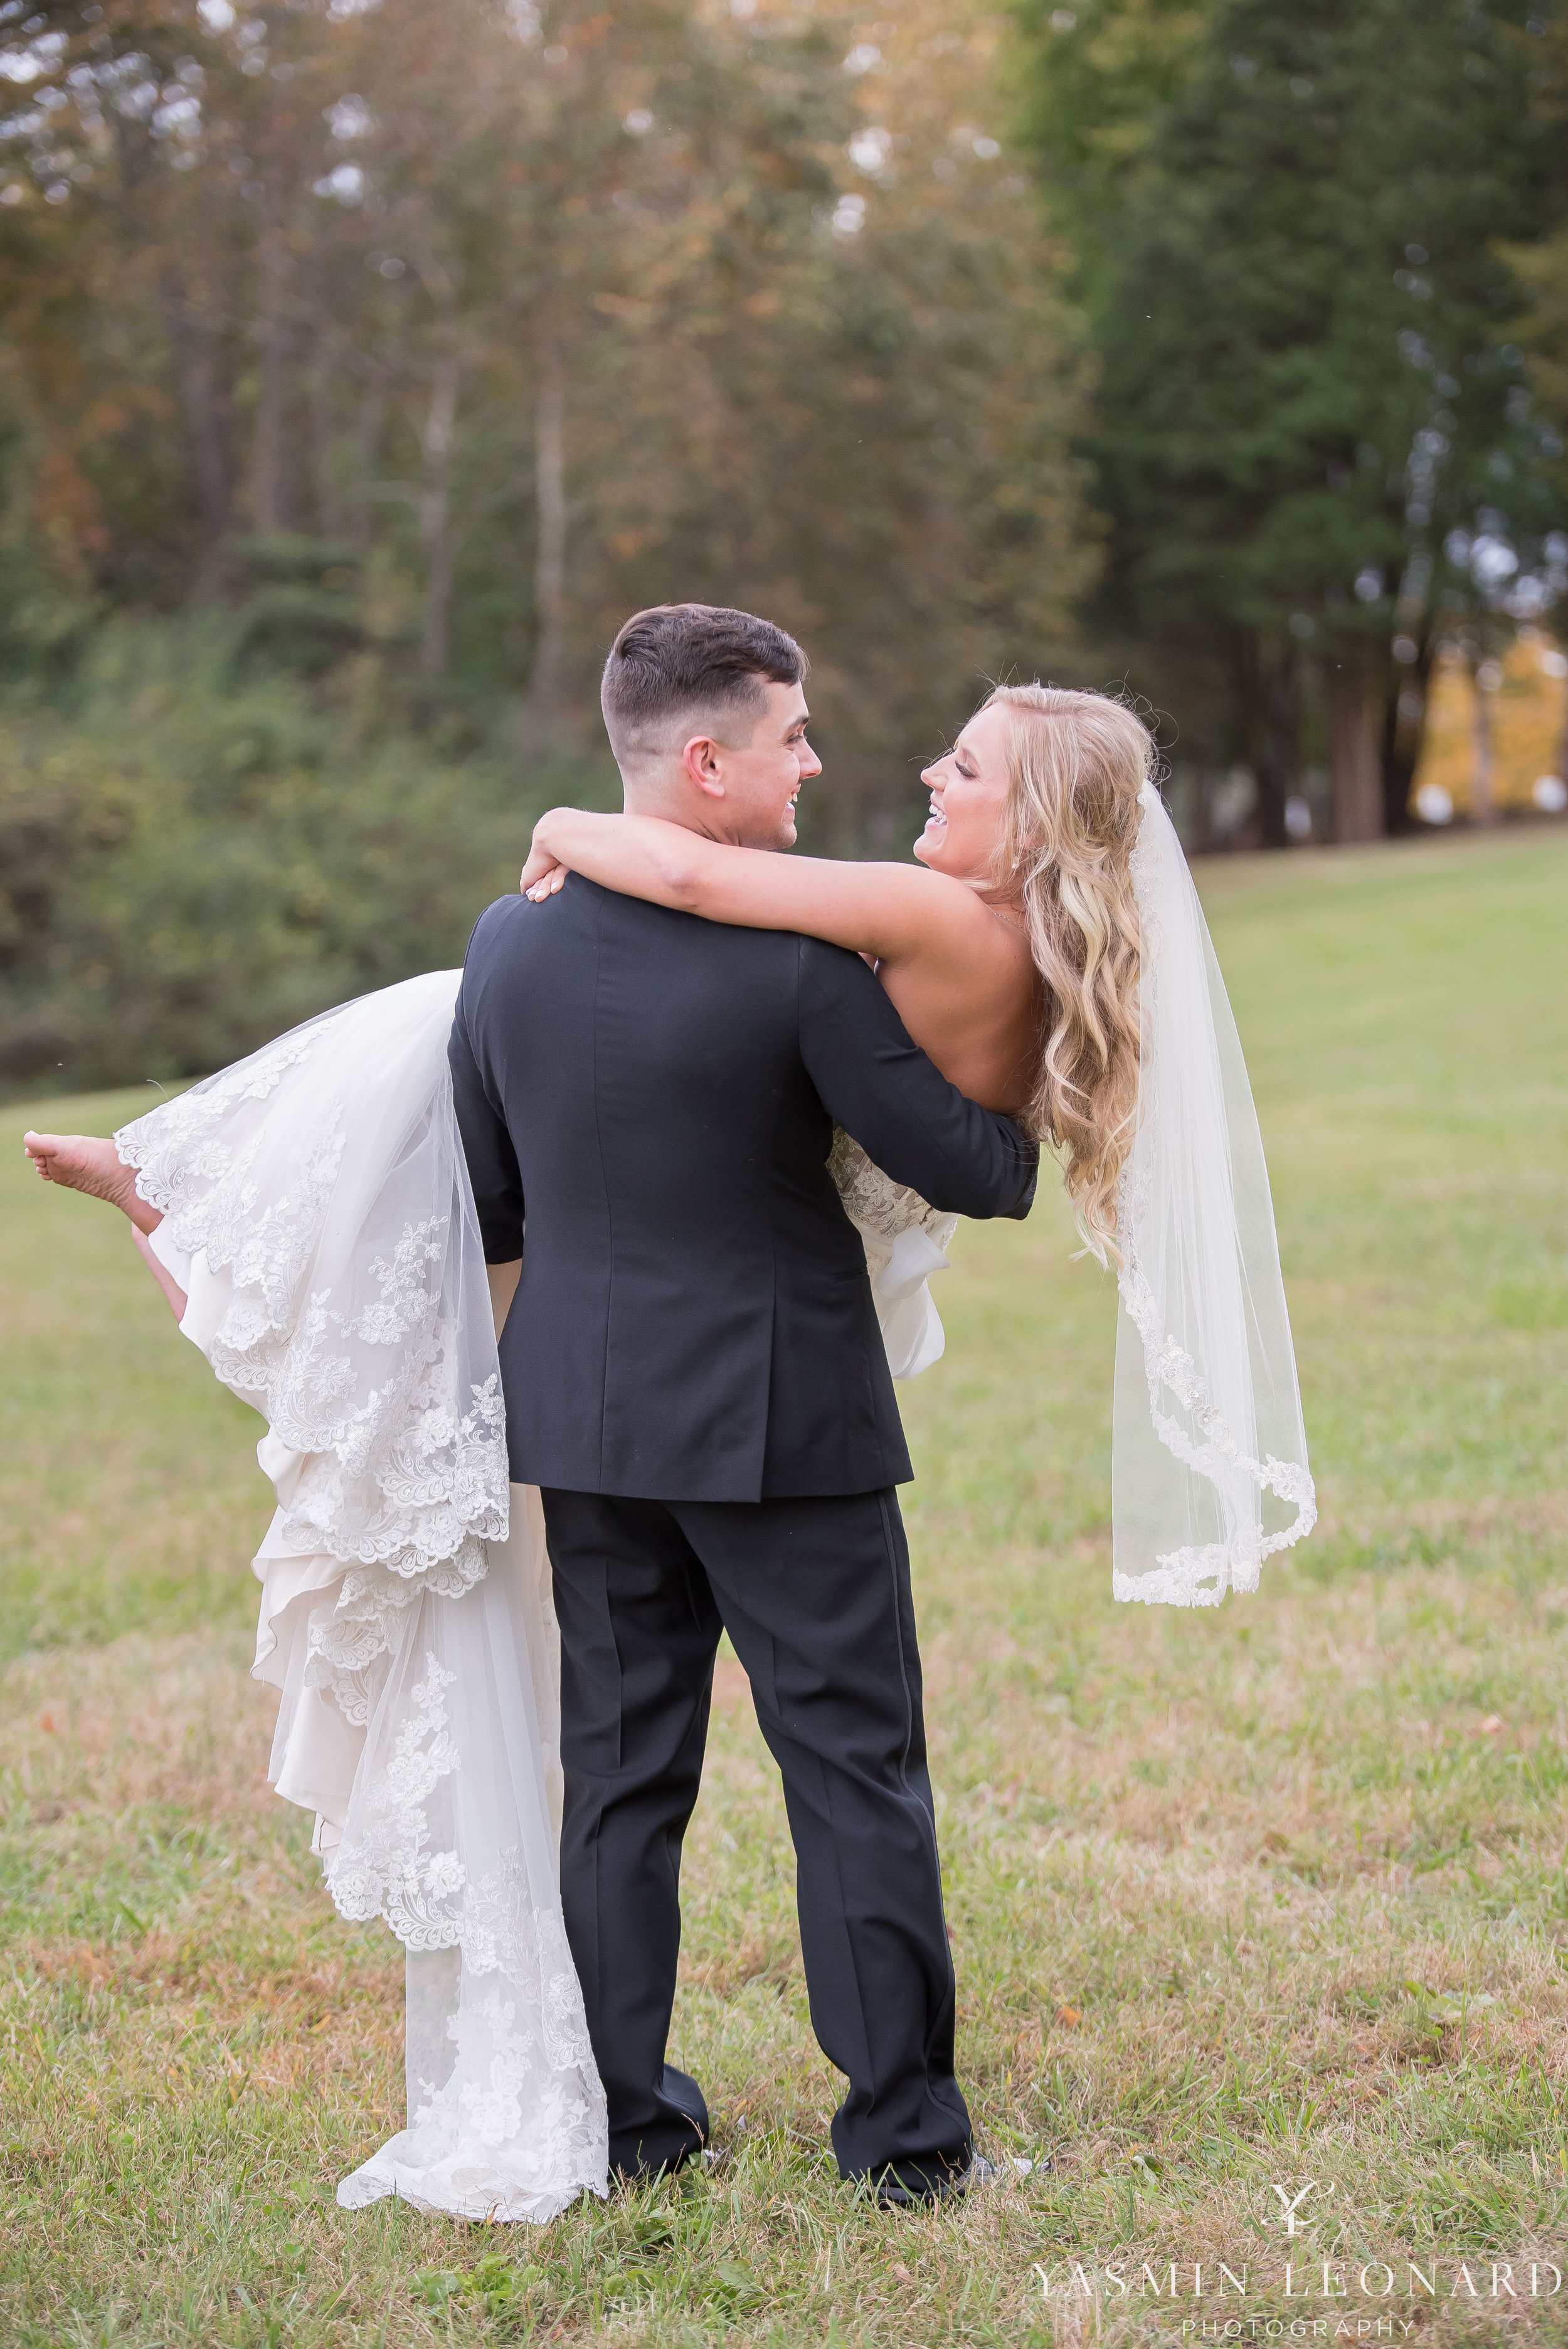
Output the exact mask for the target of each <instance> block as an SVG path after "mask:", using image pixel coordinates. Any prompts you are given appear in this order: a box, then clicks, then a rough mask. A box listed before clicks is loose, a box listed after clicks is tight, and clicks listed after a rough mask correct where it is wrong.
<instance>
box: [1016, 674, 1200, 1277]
mask: <svg viewBox="0 0 1568 2349" xmlns="http://www.w3.org/2000/svg"><path fill="white" fill-rule="evenodd" d="M982 707H983V708H985V709H1003V710H1006V713H1007V719H1008V725H1007V730H1006V753H1007V803H1006V816H1005V819H1004V828H1003V834H1002V840H1001V843H1000V848H999V855H998V864H999V869H1000V877H1001V879H1002V882H1003V885H1004V886H1006V887H1007V888H1009V889H1013V890H1016V892H1017V893H1018V895H1020V897H1021V898H1022V901H1023V912H1024V919H1025V921H1026V925H1027V926H1028V936H1029V948H1030V952H1031V953H1032V955H1033V957H1034V961H1035V968H1036V969H1037V971H1038V972H1039V974H1040V978H1041V980H1042V981H1043V983H1044V994H1043V1000H1042V1005H1041V1030H1040V1052H1039V1061H1038V1065H1037V1071H1036V1073H1035V1077H1034V1081H1033V1084H1032V1087H1031V1090H1030V1093H1029V1098H1028V1102H1027V1103H1026V1108H1025V1112H1024V1117H1025V1122H1026V1123H1027V1125H1028V1127H1029V1130H1030V1132H1031V1133H1033V1134H1034V1135H1035V1137H1036V1139H1037V1141H1039V1142H1040V1143H1044V1144H1048V1145H1049V1146H1050V1147H1051V1148H1052V1149H1054V1150H1056V1151H1057V1153H1058V1154H1059V1155H1060V1158H1061V1162H1062V1178H1063V1181H1064V1182H1065V1184H1066V1185H1067V1191H1068V1197H1069V1199H1070V1200H1071V1201H1072V1205H1073V1213H1074V1216H1076V1218H1077V1222H1078V1230H1079V1231H1080V1233H1081V1234H1082V1236H1083V1237H1084V1240H1085V1242H1086V1243H1087V1245H1088V1247H1089V1248H1090V1249H1091V1250H1092V1252H1093V1253H1094V1255H1096V1256H1097V1257H1099V1260H1100V1262H1101V1263H1102V1264H1104V1263H1106V1262H1108V1261H1109V1259H1110V1258H1111V1257H1115V1258H1117V1259H1118V1260H1119V1258H1120V1250H1119V1247H1118V1246H1117V1240H1116V1190H1117V1181H1118V1178H1119V1175H1120V1173H1121V1167H1122V1162H1123V1160H1124V1159H1125V1158H1126V1156H1127V1154H1128V1152H1129V1151H1130V1148H1131V1147H1132V1136H1133V1128H1134V1123H1135V1120H1136V1117H1137V1111H1138V1057H1139V1000H1138V987H1139V977H1140V968H1141V959H1140V938H1139V926H1138V901H1137V897H1136V895H1134V891H1133V885H1132V870H1131V864H1132V851H1133V848H1134V846H1135V844H1136V843H1137V839H1138V826H1139V821H1140V809H1139V805H1138V794H1139V792H1140V791H1141V790H1142V788H1143V785H1144V783H1145V782H1146V781H1148V780H1149V778H1150V776H1151V775H1152V774H1153V773H1154V771H1155V768H1156V765H1157V760H1158V754H1157V752H1156V750H1155V745H1154V740H1153V738H1152V736H1151V735H1150V731H1149V729H1148V728H1147V727H1146V726H1145V725H1144V723H1143V721H1142V719H1140V717H1139V716H1138V715H1137V713H1136V712H1135V711H1134V710H1131V709H1129V708H1128V707H1127V705H1126V703H1125V702H1121V701H1118V700H1116V699H1115V698H1113V697H1112V696H1111V695H1109V694H1106V693H1087V692H1078V691H1075V690H1071V689H1069V688H1067V687H1063V686H1054V685H999V686H998V687H997V688H995V692H993V693H992V694H991V695H990V696H989V697H988V698H987V699H986V700H985V702H984V704H983V705H982Z"/></svg>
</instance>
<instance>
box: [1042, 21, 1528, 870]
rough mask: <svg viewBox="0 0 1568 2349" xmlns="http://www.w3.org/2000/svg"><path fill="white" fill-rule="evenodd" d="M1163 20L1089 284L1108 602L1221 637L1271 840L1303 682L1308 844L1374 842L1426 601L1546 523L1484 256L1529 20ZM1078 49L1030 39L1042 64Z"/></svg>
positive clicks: (1518, 164) (1521, 146) (1503, 232)
mask: <svg viewBox="0 0 1568 2349" xmlns="http://www.w3.org/2000/svg"><path fill="white" fill-rule="evenodd" d="M1062 13H1063V12H1057V14H1058V16H1060V15H1061V14H1062ZM1101 13H1102V14H1103V13H1104V12H1101ZM1143 13H1147V12H1146V11H1140V14H1143ZM1155 13H1156V15H1157V16H1158V15H1159V14H1160V13H1161V12H1158V11H1156V12H1155ZM1163 21H1164V25H1165V31H1166V36H1167V39H1166V53H1167V55H1168V57H1169V58H1170V63H1169V65H1168V66H1167V67H1166V79H1167V86H1168V87H1169V88H1170V90H1171V94H1170V95H1169V97H1168V98H1165V99H1164V102H1163V103H1161V96H1162V93H1161V90H1160V89H1159V88H1151V93H1150V95H1151V111H1150V114H1148V115H1147V116H1146V117H1145V118H1144V119H1143V124H1142V136H1141V138H1140V140H1136V141H1132V142H1124V144H1126V145H1127V146H1128V148H1129V154H1130V162H1129V164H1128V165H1127V166H1126V167H1125V168H1124V171H1123V174H1122V178H1121V181H1120V183H1119V185H1120V191H1121V193H1122V197H1123V200H1122V201H1121V202H1119V206H1118V207H1117V208H1116V209H1115V210H1114V212H1113V214H1112V217H1111V221H1110V226H1109V231H1108V232H1107V233H1104V234H1103V235H1102V237H1101V240H1100V243H1101V250H1102V254H1103V258H1102V259H1101V260H1100V261H1099V267H1098V274H1097V281H1096V286H1095V297H1096V301H1095V306H1096V328H1097V340H1098V342H1099V349H1100V354H1101V360H1102V368H1103V375H1102V386H1101V412H1100V419H1099V430H1098V434H1097V439H1096V444H1095V455H1096V458H1097V460H1098V465H1099V481H1100V487H1101V495H1102V497H1103V500H1104V502H1105V505H1106V507H1107V510H1108V512H1109V517H1110V522H1111V533H1110V560H1109V572H1108V595H1109V609H1110V610H1111V611H1112V612H1114V614H1115V615H1116V616H1117V617H1118V618H1119V620H1120V622H1121V624H1122V626H1124V627H1125V628H1127V629H1128V630H1129V631H1130V634H1131V635H1132V636H1134V638H1135V639H1138V638H1142V639H1143V640H1145V641H1148V642H1150V643H1151V644H1152V645H1154V646H1156V647H1162V648H1164V649H1165V650H1166V652H1167V653H1168V654H1169V653H1171V652H1176V653H1179V654H1186V655H1193V654H1197V655H1209V656H1212V655H1213V654H1214V653H1216V652H1217V653H1218V654H1219V656H1220V657H1221V660H1222V665H1223V669H1224V673H1225V676H1226V679H1227V685H1228V691H1227V694H1226V702H1227V705H1228V729H1227V732H1228V739H1227V740H1224V741H1223V742H1222V744H1217V745H1216V746H1215V748H1216V749H1220V750H1222V751H1223V752H1224V753H1225V754H1228V755H1229V756H1230V757H1238V756H1239V757H1242V758H1244V759H1246V760H1247V761H1249V762H1250V763H1251V764H1252V765H1253V768H1254V770H1255V771H1257V773H1258V775H1259V777H1260V779H1261V781H1262V784H1263V802H1264V836H1265V837H1266V838H1267V839H1269V840H1271V841H1283V839H1284V802H1285V798H1286V794H1287V792H1288V791H1289V790H1290V788H1291V786H1292V784H1293V782H1294V781H1295V772H1296V768H1297V763H1298V761H1299V758H1300V755H1301V753H1300V743H1301V739H1302V724H1301V706H1302V698H1303V688H1304V686H1305V685H1308V684H1311V685H1315V686H1316V687H1317V688H1319V689H1320V691H1321V700H1322V708H1323V711H1324V716H1325V720H1326V738H1327V751H1328V757H1329V763H1330V767H1331V771H1332V774H1333V781H1334V792H1335V805H1336V831H1337V833H1338V835H1339V836H1340V837H1341V838H1367V837H1371V836H1374V835H1376V834H1377V833H1382V832H1383V831H1385V830H1386V829H1394V828H1398V826H1399V825H1401V824H1402V823H1403V822H1404V820H1405V804H1406V800H1407V797H1408V787H1409V781H1410V776H1411V772H1412V771H1413V766H1414V761H1415V752H1416V748H1417V734H1418V724H1415V723H1412V713H1413V712H1417V711H1418V710H1419V708H1420V703H1421V688H1422V685H1423V683H1424V678H1425V672H1426V668H1427V666H1428V664H1429V659H1430V648H1431V643H1432V637H1433V633H1434V629H1435V627H1436V626H1437V624H1438V621H1439V615H1440V614H1441V613H1443V611H1444V610H1445V609H1451V608H1452V606H1453V605H1454V603H1455V601H1456V599H1459V600H1460V601H1462V600H1463V599H1465V598H1466V597H1469V596H1472V595H1475V594H1476V593H1477V592H1478V588H1477V582H1476V580H1475V577H1474V574H1473V567H1472V564H1471V559H1470V558H1471V551H1472V549H1473V546H1474V544H1475V542H1476V540H1477V538H1478V536H1480V537H1481V538H1483V539H1489V540H1492V541H1495V540H1496V539H1498V538H1499V537H1501V536H1502V535H1505V534H1507V535H1511V536H1512V537H1513V538H1515V539H1518V540H1521V541H1524V542H1529V541H1531V540H1532V539H1533V540H1537V541H1538V540H1539V539H1540V537H1541V536H1542V533H1543V532H1544V531H1545V530H1546V529H1547V528H1549V527H1550V526H1551V523H1553V520H1554V519H1555V504H1554V500H1553V497H1552V494H1551V492H1550V490H1549V488H1548V485H1547V484H1546V482H1545V481H1544V479H1543V477H1542V469H1541V466H1540V462H1539V459H1540V455H1541V449H1540V440H1539V434H1538V431H1537V430H1536V429H1535V428H1534V426H1533V424H1532V419H1530V417H1529V415H1528V414H1527V412H1526V405H1525V403H1523V402H1522V399H1521V397H1520V380H1521V367H1522V361H1521V356H1520V353H1519V351H1518V350H1517V349H1516V348H1514V347H1512V344H1511V341H1510V335H1511V326H1510V320H1511V317H1512V316H1513V314H1514V312H1515V309H1516V307H1517V301H1518V295H1517V289H1516V287H1515V285H1514V284H1513V282H1512V280H1511V274H1510V271H1509V267H1508V264H1507V262H1506V261H1505V260H1504V258H1503V257H1502V255H1501V253H1500V250H1499V244H1500V241H1501V240H1502V239H1506V238H1509V237H1513V238H1515V239H1532V238H1533V237H1534V236H1536V235H1537V234H1538V233H1539V232H1540V230H1541V228H1542V225H1543V224H1544V222H1545V219H1546V217H1547V211H1548V205H1549V201H1550V197H1549V173H1548V166H1547V142H1546V140H1545V139H1544V137H1543V135H1542V125H1541V123H1540V122H1539V121H1538V120H1537V119H1533V118H1532V110H1531V106H1530V90H1529V77H1530V73H1531V68H1532V47H1533V44H1532V38H1531V36H1530V33H1529V30H1528V29H1527V24H1526V8H1525V6H1524V5H1513V0H1506V4H1505V5H1497V6H1492V7H1490V8H1487V7H1482V6H1479V5H1470V0H1438V5H1432V0H1301V5H1296V6H1295V7H1292V8H1290V9H1288V10H1284V9H1281V8H1279V7H1278V6H1276V5H1274V0H1216V5H1212V7H1211V8H1210V9H1209V11H1208V12H1207V16H1206V21H1205V22H1204V23H1203V24H1202V29H1201V33H1199V32H1195V31H1194V28H1193V27H1192V26H1191V19H1190V18H1189V19H1187V20H1185V21H1184V22H1181V23H1176V22H1175V20H1173V19H1172V18H1171V16H1170V15H1169V14H1167V15H1165V16H1164V18H1163ZM1098 23H1099V16H1091V17H1090V18H1089V19H1088V22H1087V23H1086V24H1085V26H1084V28H1083V29H1084V32H1085V34H1086V35H1088V36H1092V35H1093V34H1094V32H1095V28H1096V26H1097V24H1098ZM1178 32H1179V33H1180V34H1181V38H1180V39H1179V40H1178V39H1177V38H1176V37H1175V35H1176V33H1178ZM1041 37H1042V40H1044V39H1045V37H1046V36H1044V35H1042V36H1041ZM1077 38H1078V28H1077V26H1074V27H1072V28H1071V29H1070V30H1068V31H1064V30H1063V29H1061V28H1060V26H1058V29H1057V32H1056V34H1055V36H1052V37H1051V39H1050V41H1049V45H1048V46H1047V47H1046V48H1045V49H1044V51H1043V55H1042V62H1041V64H1040V66H1039V68H1038V70H1039V72H1040V73H1041V74H1042V75H1044V74H1046V73H1047V71H1048V70H1049V68H1050V63H1051V60H1052V59H1053V58H1055V57H1057V56H1059V55H1060V53H1061V51H1062V50H1063V49H1064V48H1066V47H1069V45H1070V43H1071V42H1072V41H1074V40H1076V39H1077ZM1091 87H1092V85H1091ZM1040 119H1041V120H1042V122H1044V123H1045V125H1046V127H1047V129H1048V124H1049V114H1048V109H1042V110H1041V115H1040ZM1066 160H1067V162H1068V164H1069V165H1070V164H1071V162H1072V158H1071V156H1070V153H1069V154H1068V156H1067V158H1066ZM1045 162H1046V170H1047V181H1051V182H1052V183H1053V184H1057V183H1058V182H1057V180H1056V178H1055V166H1054V164H1053V159H1052V158H1051V156H1050V155H1049V154H1048V153H1047V156H1046V157H1045ZM1084 177H1085V175H1084V172H1083V169H1082V166H1081V164H1080V166H1079V167H1078V185H1079V186H1081V185H1082V184H1083V182H1084ZM1059 183H1060V184H1062V185H1063V187H1064V191H1065V192H1064V197H1063V198H1062V199H1061V201H1063V202H1065V204H1066V205H1067V206H1068V207H1069V208H1070V207H1071V205H1072V204H1073V202H1074V201H1075V187H1074V182H1073V179H1072V175H1071V171H1070V170H1069V171H1066V172H1064V173H1063V174H1062V176H1061V180H1060V182H1059ZM1094 184H1095V181H1094V175H1093V174H1092V173H1090V174H1088V186H1089V188H1090V189H1091V190H1092V188H1093V186H1094ZM1397 656H1403V657H1402V658H1401V657H1397Z"/></svg>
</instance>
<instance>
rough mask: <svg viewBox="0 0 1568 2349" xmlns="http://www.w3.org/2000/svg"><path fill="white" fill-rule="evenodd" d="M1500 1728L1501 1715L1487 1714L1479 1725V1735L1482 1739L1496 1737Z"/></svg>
mask: <svg viewBox="0 0 1568 2349" xmlns="http://www.w3.org/2000/svg"><path fill="white" fill-rule="evenodd" d="M1501 1727H1502V1715H1501V1713H1488V1714H1487V1717H1486V1719H1485V1720H1484V1721H1483V1722H1482V1723H1481V1725H1480V1733H1481V1735H1482V1736H1483V1737H1495V1736H1496V1735H1497V1733H1498V1731H1499V1730H1500V1729H1501Z"/></svg>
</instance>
